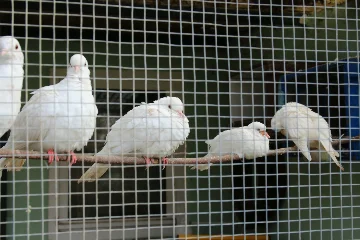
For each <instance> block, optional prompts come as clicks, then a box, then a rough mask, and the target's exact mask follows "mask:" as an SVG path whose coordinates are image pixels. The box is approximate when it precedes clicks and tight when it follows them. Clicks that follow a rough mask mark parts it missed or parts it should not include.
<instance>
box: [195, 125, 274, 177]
mask: <svg viewBox="0 0 360 240" xmlns="http://www.w3.org/2000/svg"><path fill="white" fill-rule="evenodd" d="M269 138H270V136H269V134H268V133H267V132H266V126H265V125H264V124H262V123H260V122H253V123H250V124H249V125H248V126H245V127H240V128H234V129H231V130H226V131H224V132H221V133H220V134H219V135H217V136H216V137H215V138H214V139H213V140H208V141H206V143H207V144H208V145H209V153H208V154H207V155H206V156H204V158H206V157H213V156H224V155H231V154H236V155H238V156H239V158H245V159H254V158H257V157H263V156H265V155H266V154H267V153H268V151H269ZM211 165H212V163H210V164H198V165H197V166H193V167H192V168H191V169H196V168H197V169H198V170H200V171H203V170H207V169H209V167H210V166H211Z"/></svg>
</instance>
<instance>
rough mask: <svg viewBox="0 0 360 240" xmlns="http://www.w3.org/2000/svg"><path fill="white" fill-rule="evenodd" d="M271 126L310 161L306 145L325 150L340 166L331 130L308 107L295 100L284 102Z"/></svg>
mask: <svg viewBox="0 0 360 240" xmlns="http://www.w3.org/2000/svg"><path fill="white" fill-rule="evenodd" d="M271 127H272V129H273V130H275V131H281V133H282V134H283V135H285V136H289V138H290V139H291V140H292V141H293V142H294V143H295V144H296V146H297V147H298V148H299V149H300V151H301V152H302V154H303V155H304V156H305V157H306V158H307V159H308V160H309V161H311V159H312V158H311V155H310V151H309V148H308V145H310V147H312V148H318V149H319V148H320V149H323V150H325V151H326V152H327V153H328V154H329V155H330V157H331V158H332V160H333V161H334V162H335V163H336V165H337V166H338V167H339V168H340V169H341V170H344V168H343V167H342V166H341V164H340V163H339V161H338V160H337V159H336V157H339V153H338V152H337V151H335V149H334V148H333V147H332V144H331V142H332V138H331V131H330V128H329V125H328V123H327V122H326V120H325V119H324V118H323V117H322V116H320V115H319V114H317V113H315V112H313V111H312V110H311V109H310V108H308V107H306V106H304V105H302V104H300V103H296V102H290V103H287V104H285V105H284V106H283V107H282V108H281V109H280V110H279V111H277V112H276V114H275V116H274V117H273V119H272V120H271Z"/></svg>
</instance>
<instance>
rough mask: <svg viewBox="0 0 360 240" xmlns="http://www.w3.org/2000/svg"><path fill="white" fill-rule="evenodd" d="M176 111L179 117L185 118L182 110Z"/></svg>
mask: <svg viewBox="0 0 360 240" xmlns="http://www.w3.org/2000/svg"><path fill="white" fill-rule="evenodd" d="M177 112H178V113H179V115H180V117H182V118H185V114H184V113H183V112H182V111H180V110H179V111H177Z"/></svg>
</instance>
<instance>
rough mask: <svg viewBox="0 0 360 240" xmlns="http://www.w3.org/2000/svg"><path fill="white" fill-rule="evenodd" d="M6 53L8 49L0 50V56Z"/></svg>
mask: <svg viewBox="0 0 360 240" xmlns="http://www.w3.org/2000/svg"><path fill="white" fill-rule="evenodd" d="M6 54H8V51H6V50H5V49H3V50H1V51H0V55H1V56H4V55H6Z"/></svg>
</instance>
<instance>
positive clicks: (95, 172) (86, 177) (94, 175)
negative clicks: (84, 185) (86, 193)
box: [78, 163, 109, 183]
mask: <svg viewBox="0 0 360 240" xmlns="http://www.w3.org/2000/svg"><path fill="white" fill-rule="evenodd" d="M108 169H109V164H104V163H94V164H93V165H92V166H91V167H90V168H89V169H88V170H87V171H86V172H85V173H84V174H83V175H82V176H81V178H80V179H79V180H78V183H81V182H94V181H96V180H97V179H99V178H100V177H102V175H104V173H106V171H107V170H108Z"/></svg>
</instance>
